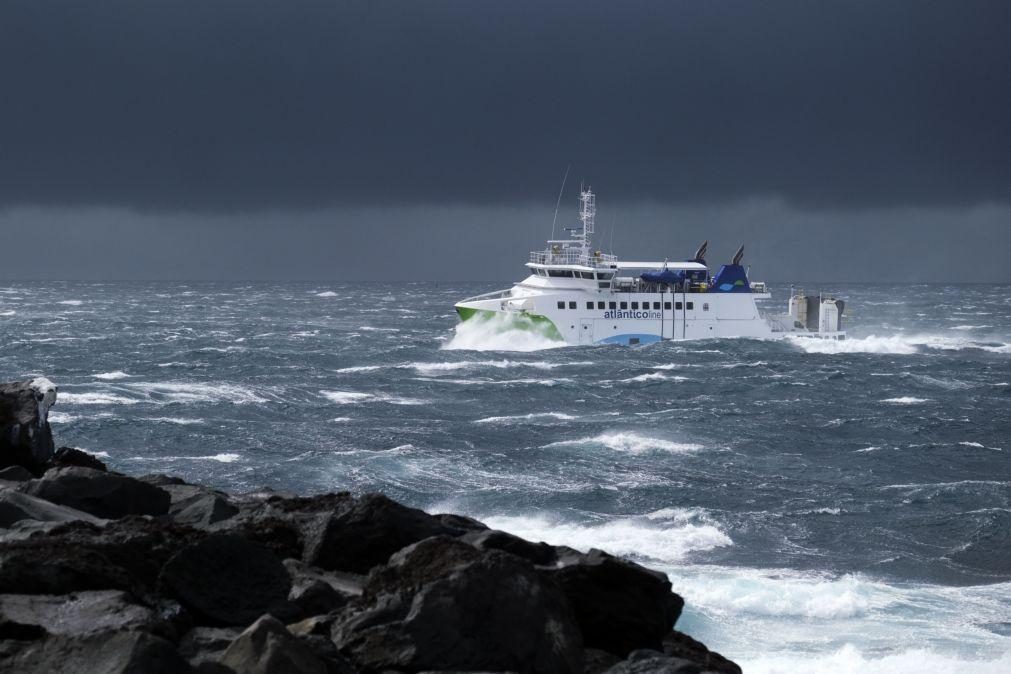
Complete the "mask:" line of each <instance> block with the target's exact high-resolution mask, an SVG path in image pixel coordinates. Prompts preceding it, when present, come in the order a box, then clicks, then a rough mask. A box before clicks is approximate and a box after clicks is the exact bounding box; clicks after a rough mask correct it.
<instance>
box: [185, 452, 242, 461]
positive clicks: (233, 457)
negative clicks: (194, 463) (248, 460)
mask: <svg viewBox="0 0 1011 674" xmlns="http://www.w3.org/2000/svg"><path fill="white" fill-rule="evenodd" d="M192 458H194V459H206V460H207V461H217V462H219V463H234V462H236V461H238V460H239V455H238V454H215V455H214V456H195V457H192Z"/></svg>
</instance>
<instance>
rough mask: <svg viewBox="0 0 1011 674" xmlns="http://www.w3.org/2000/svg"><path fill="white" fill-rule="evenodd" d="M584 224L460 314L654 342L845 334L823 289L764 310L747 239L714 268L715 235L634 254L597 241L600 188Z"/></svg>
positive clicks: (584, 206)
mask: <svg viewBox="0 0 1011 674" xmlns="http://www.w3.org/2000/svg"><path fill="white" fill-rule="evenodd" d="M579 202H580V208H579V224H578V226H574V227H568V228H566V229H567V231H568V232H569V236H568V238H564V239H558V240H549V241H548V242H547V247H546V248H545V249H544V250H539V251H533V252H531V253H530V260H529V261H528V262H527V263H526V267H527V268H528V269H529V270H530V273H529V276H527V277H526V278H525V279H523V280H522V281H520V282H518V283H516V284H515V285H513V286H512V287H511V288H509V289H506V290H500V291H496V292H492V293H487V294H484V295H478V296H476V297H469V298H467V299H465V300H462V301H460V302H458V303H457V304H456V305H455V308H456V311H457V313H458V314H459V316H460V319H461V320H462V321H488V322H489V323H490V324H491V325H490V328H491V329H503V328H510V329H517V328H518V329H524V330H531V331H535V332H538V333H540V334H541V335H543V336H545V337H547V338H549V339H552V340H558V341H563V342H566V343H568V344H572V345H578V344H622V345H631V346H634V345H639V344H652V343H655V342H660V341H665V340H696V339H712V338H728V337H750V338H756V339H775V338H778V337H784V336H787V335H795V336H804V337H812V338H820V339H834V340H840V339H845V337H846V333H845V332H844V331H842V330H841V327H842V317H843V310H844V308H845V305H844V303H843V301H842V300H837V299H835V298H834V297H825V296H821V295H804V293H803V292H802V291H801V292H792V291H791V293H790V299H789V302H788V306H787V312H786V313H785V314H781V315H766V314H764V313H763V312H761V311H759V306H758V304H757V301H758V300H768V299H770V298H771V294H770V293H769V290H768V287H767V286H766V284H765V283H763V282H760V281H751V280H749V278H748V269H746V268H745V267H744V266H742V264H741V262H742V259H743V256H744V247H743V246H742V247H741V248H740V249H739V250H738V251H737V254H736V255H734V257H733V260H732V261H731V262H730V264H724V265H721V266H720V268H719V270H718V271H717V272H716V273H715V274H711V273H710V269H709V266H708V265H707V264H706V260H705V256H706V252H707V249H708V241H707V242H705V243H703V244H702V246H701V247H700V248H699V249H698V250H697V252H696V253H695V255H694V256H693V257H692V259H690V260H685V261H669V260H664V261H662V262H637V261H624V260H619V259H618V258H617V256H615V255H611V254H605V253H602V252H601V251H600V250H594V249H593V246H592V238H593V233H594V219H595V217H596V210H597V207H596V195H595V194H594V193H593V191H592V190H591V189H590V188H589V187H587V188H586V189H581V190H580V195H579Z"/></svg>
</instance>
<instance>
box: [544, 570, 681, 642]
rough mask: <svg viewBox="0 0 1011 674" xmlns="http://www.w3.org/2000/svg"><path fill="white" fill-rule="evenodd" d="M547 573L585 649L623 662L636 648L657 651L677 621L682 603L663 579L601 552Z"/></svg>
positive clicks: (664, 576) (653, 572) (655, 572)
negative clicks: (575, 623) (565, 601)
mask: <svg viewBox="0 0 1011 674" xmlns="http://www.w3.org/2000/svg"><path fill="white" fill-rule="evenodd" d="M557 565H558V566H556V567H555V568H552V569H550V570H548V571H547V572H546V573H548V574H549V575H550V576H552V577H553V578H554V579H555V580H556V581H557V582H558V584H559V586H561V588H562V590H563V591H564V592H565V596H566V597H568V599H569V602H570V603H571V605H572V607H573V609H574V611H575V613H576V616H577V618H578V620H579V627H580V629H581V630H582V634H583V641H584V643H585V644H586V646H588V647H590V648H600V649H603V650H605V651H609V652H611V653H614V654H615V655H618V656H619V657H625V656H626V655H627V654H628V653H629V652H631V651H633V650H635V649H639V648H649V649H653V650H659V649H660V648H661V647H662V641H663V638H664V636H665V635H666V634H667V633H668V632H670V630H671V628H672V627H673V626H674V623H675V622H676V621H677V619H678V617H679V616H680V615H681V609H682V607H683V606H684V600H683V599H682V598H681V597H680V596H678V595H676V594H674V593H673V592H671V584H670V581H669V580H668V579H667V576H666V575H665V574H662V573H660V572H658V571H651V570H649V569H646V568H645V567H642V566H639V565H638V564H634V563H632V562H629V561H625V560H622V559H618V558H617V557H613V556H611V555H609V554H607V553H606V552H602V551H600V550H590V552H589V553H587V554H585V555H566V556H564V557H562V558H561V559H559V561H558V562H557Z"/></svg>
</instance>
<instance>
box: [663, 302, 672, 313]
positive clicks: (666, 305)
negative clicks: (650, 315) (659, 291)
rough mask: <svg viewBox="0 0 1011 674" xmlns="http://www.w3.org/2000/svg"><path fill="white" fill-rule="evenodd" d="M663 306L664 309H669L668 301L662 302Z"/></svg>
mask: <svg viewBox="0 0 1011 674" xmlns="http://www.w3.org/2000/svg"><path fill="white" fill-rule="evenodd" d="M663 308H664V309H666V310H667V311H670V302H664V303H663Z"/></svg>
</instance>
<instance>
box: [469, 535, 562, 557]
mask: <svg viewBox="0 0 1011 674" xmlns="http://www.w3.org/2000/svg"><path fill="white" fill-rule="evenodd" d="M462 540H464V541H466V542H468V543H470V544H471V545H473V546H474V547H475V548H477V549H478V550H502V551H503V552H508V553H510V554H513V555H516V556H517V557H522V558H523V559H525V560H527V561H528V562H531V563H532V564H540V565H544V564H551V563H553V562H554V561H555V549H554V548H553V547H552V546H550V545H548V544H547V543H531V542H530V541H527V540H524V539H522V538H520V537H519V536H513V535H512V534H508V533H506V532H504V531H496V530H494V529H485V530H483V531H476V532H473V533H469V534H467V535H465V536H463V537H462Z"/></svg>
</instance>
